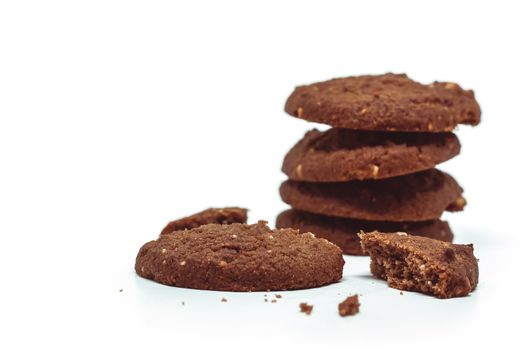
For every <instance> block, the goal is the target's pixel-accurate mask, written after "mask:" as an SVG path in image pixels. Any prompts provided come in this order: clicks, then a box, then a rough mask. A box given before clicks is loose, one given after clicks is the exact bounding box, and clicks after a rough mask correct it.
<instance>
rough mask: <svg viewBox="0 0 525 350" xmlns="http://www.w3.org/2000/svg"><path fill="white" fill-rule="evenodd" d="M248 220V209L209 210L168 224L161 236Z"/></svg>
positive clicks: (243, 222) (242, 222)
mask: <svg viewBox="0 0 525 350" xmlns="http://www.w3.org/2000/svg"><path fill="white" fill-rule="evenodd" d="M246 220H248V209H245V208H238V207H228V208H209V209H206V210H203V211H201V212H200V213H197V214H193V215H190V216H187V217H184V218H182V219H178V220H175V221H172V222H170V223H169V224H167V225H166V227H164V229H163V230H162V232H161V233H160V234H161V235H165V234H167V233H171V232H173V231H180V230H186V229H192V228H195V227H199V226H201V225H206V224H233V223H241V224H245V223H246Z"/></svg>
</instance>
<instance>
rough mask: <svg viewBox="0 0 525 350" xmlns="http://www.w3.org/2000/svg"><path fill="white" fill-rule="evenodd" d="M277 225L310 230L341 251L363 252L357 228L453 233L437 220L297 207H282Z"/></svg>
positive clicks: (442, 236) (440, 234)
mask: <svg viewBox="0 0 525 350" xmlns="http://www.w3.org/2000/svg"><path fill="white" fill-rule="evenodd" d="M275 226H276V227H277V228H288V227H289V228H294V229H297V230H299V231H300V232H312V233H313V234H315V236H316V237H320V238H325V239H327V240H329V241H330V242H332V243H334V244H335V245H337V246H338V247H339V248H341V250H342V251H343V254H351V255H365V254H364V252H363V249H362V248H361V242H360V240H359V237H358V236H357V233H358V232H360V231H364V232H370V231H375V230H377V231H381V232H399V231H402V232H407V233H409V234H413V235H417V236H424V237H429V238H434V239H439V240H441V241H445V242H451V241H452V238H453V235H452V231H451V230H450V227H449V226H448V223H447V222H446V221H441V220H431V221H420V222H388V221H365V220H356V219H345V218H337V217H331V216H325V215H319V214H311V213H307V212H304V211H300V210H294V209H290V210H286V211H284V212H282V213H281V214H279V216H278V217H277V220H276V223H275Z"/></svg>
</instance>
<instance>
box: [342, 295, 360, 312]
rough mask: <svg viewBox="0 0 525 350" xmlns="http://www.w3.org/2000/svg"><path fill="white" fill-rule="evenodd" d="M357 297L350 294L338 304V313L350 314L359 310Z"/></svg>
mask: <svg viewBox="0 0 525 350" xmlns="http://www.w3.org/2000/svg"><path fill="white" fill-rule="evenodd" d="M359 305H360V304H359V297H358V296H357V294H355V295H352V296H350V297H348V298H346V299H345V300H343V301H342V302H341V303H340V304H339V315H341V316H352V315H355V314H357V313H358V312H359Z"/></svg>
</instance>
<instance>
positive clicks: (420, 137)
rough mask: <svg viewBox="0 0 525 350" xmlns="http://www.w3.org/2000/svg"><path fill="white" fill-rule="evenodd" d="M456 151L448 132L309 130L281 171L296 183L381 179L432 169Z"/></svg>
mask: <svg viewBox="0 0 525 350" xmlns="http://www.w3.org/2000/svg"><path fill="white" fill-rule="evenodd" d="M460 147H461V146H460V143H459V140H458V138H457V137H456V135H454V134H453V133H400V132H382V131H356V130H350V129H341V128H332V129H329V130H327V131H325V132H321V131H318V130H315V129H314V130H311V131H309V132H307V133H306V134H305V135H304V137H303V139H302V140H300V141H299V142H298V143H297V144H296V145H295V146H294V147H293V148H292V149H291V150H290V151H289V152H288V154H287V155H286V156H285V158H284V162H283V166H282V170H283V172H284V173H285V174H286V175H288V177H289V178H290V179H292V180H299V181H312V182H338V181H348V180H356V179H357V180H363V179H384V178H389V177H394V176H399V175H405V174H410V173H415V172H418V171H422V170H427V169H431V168H433V167H435V166H436V165H437V164H439V163H441V162H444V161H446V160H448V159H450V158H452V157H454V156H455V155H457V154H459V150H460Z"/></svg>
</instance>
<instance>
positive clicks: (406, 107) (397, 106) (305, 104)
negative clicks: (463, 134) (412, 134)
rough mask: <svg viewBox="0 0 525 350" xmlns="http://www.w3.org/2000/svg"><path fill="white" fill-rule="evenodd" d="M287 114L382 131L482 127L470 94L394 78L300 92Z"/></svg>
mask: <svg viewBox="0 0 525 350" xmlns="http://www.w3.org/2000/svg"><path fill="white" fill-rule="evenodd" d="M285 111H286V112H287V113H289V114H291V115H292V116H295V117H298V118H301V119H305V120H308V121H312V122H318V123H324V124H328V125H331V126H334V127H340V128H349V129H356V130H377V131H381V130H382V131H417V132H421V131H428V132H443V131H452V130H453V129H454V128H455V127H456V126H457V125H458V124H470V125H477V124H479V122H480V116H481V110H480V108H479V105H478V103H477V102H476V99H475V98H474V93H473V92H472V91H471V90H463V89H462V88H461V87H460V86H459V85H458V84H455V83H440V82H435V83H433V84H429V85H424V84H420V83H418V82H415V81H413V80H412V79H410V78H408V77H407V76H406V75H405V74H391V73H389V74H383V75H364V76H357V77H348V78H339V79H332V80H328V81H325V82H321V83H315V84H311V85H306V86H299V87H297V88H296V89H295V91H294V92H293V93H292V94H291V95H290V97H289V98H288V100H287V101H286V105H285Z"/></svg>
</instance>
